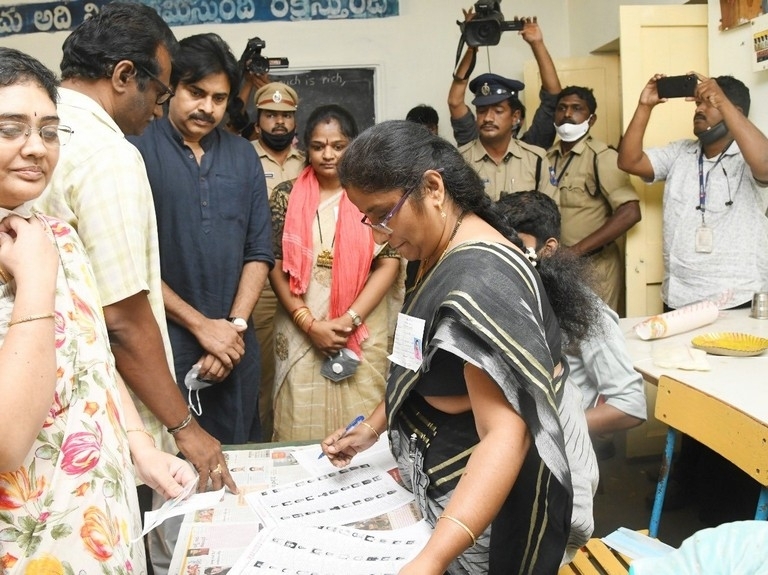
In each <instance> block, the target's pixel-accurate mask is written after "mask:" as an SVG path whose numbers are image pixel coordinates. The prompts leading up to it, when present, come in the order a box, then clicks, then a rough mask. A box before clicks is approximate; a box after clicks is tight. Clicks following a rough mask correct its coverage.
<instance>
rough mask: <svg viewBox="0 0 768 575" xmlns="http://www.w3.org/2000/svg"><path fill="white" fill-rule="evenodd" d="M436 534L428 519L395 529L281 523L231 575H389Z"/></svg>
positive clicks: (269, 530) (243, 557)
mask: <svg viewBox="0 0 768 575" xmlns="http://www.w3.org/2000/svg"><path fill="white" fill-rule="evenodd" d="M431 533H432V528H431V527H430V526H429V525H428V524H427V523H426V521H420V522H419V523H418V524H415V525H413V526H411V527H405V528H402V529H398V530H395V531H361V530H357V529H350V528H347V527H321V526H309V525H295V524H289V525H277V526H274V527H271V528H266V529H264V530H263V531H261V532H260V533H259V535H258V536H257V537H256V538H255V539H254V541H253V542H252V543H251V545H250V546H249V548H248V550H247V551H246V552H245V553H244V554H243V555H241V556H240V558H239V559H238V561H237V563H236V564H235V565H234V566H233V567H232V570H231V571H230V575H259V574H261V573H264V574H265V575H267V574H271V573H310V572H311V573H313V574H326V573H331V574H334V575H336V574H338V573H344V574H345V575H389V574H391V573H397V572H399V571H400V569H402V567H403V565H405V564H406V563H407V562H408V561H409V560H411V559H412V558H413V557H415V556H416V554H417V553H418V552H419V551H421V549H423V547H424V545H425V544H426V542H427V541H428V540H429V537H430V535H431Z"/></svg>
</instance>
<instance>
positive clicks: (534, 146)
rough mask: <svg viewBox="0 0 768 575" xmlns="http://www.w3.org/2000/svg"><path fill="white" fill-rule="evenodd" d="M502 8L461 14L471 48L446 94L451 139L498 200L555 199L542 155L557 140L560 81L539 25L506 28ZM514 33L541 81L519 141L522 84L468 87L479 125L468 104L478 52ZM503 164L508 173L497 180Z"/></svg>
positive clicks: (505, 81) (493, 80)
mask: <svg viewBox="0 0 768 575" xmlns="http://www.w3.org/2000/svg"><path fill="white" fill-rule="evenodd" d="M498 7H499V3H498V2H487V1H483V0H480V1H478V2H476V3H475V5H474V6H473V7H472V8H470V9H469V10H463V12H464V22H463V23H462V24H461V29H462V34H463V35H464V37H465V38H466V40H467V44H468V47H467V49H466V51H465V52H464V55H463V57H462V58H461V60H460V62H459V64H458V65H457V67H456V69H455V70H454V73H453V82H452V83H451V88H450V90H449V92H448V108H449V110H450V114H451V126H452V127H453V135H454V138H455V139H456V143H457V145H458V146H459V147H460V151H461V153H462V155H463V156H464V158H465V159H466V160H467V161H468V162H469V163H470V164H471V165H472V166H473V167H474V168H475V170H476V171H477V172H478V173H479V174H480V176H481V178H483V181H484V182H485V184H486V192H487V193H488V194H489V195H490V196H491V198H493V199H494V200H497V199H499V197H500V196H501V195H503V194H505V193H512V192H516V191H522V190H533V189H535V190H539V191H541V192H544V193H546V194H547V195H549V196H552V197H554V195H555V194H554V188H553V187H552V186H551V184H550V183H549V180H548V178H547V177H546V175H547V168H548V163H547V159H546V155H545V152H544V149H546V148H548V147H549V146H550V145H552V142H553V141H554V139H555V127H554V112H555V104H556V99H557V94H558V93H559V92H560V90H561V86H560V80H559V78H558V77H557V71H556V70H555V65H554V63H553V62H552V58H551V56H550V55H549V51H548V50H547V47H546V46H545V44H544V39H543V36H542V33H541V29H540V28H539V25H538V23H537V22H536V19H535V18H529V19H525V20H515V21H511V22H503V21H502V20H503V15H502V14H501V12H499V11H498ZM476 11H477V12H478V13H479V18H478V13H476ZM473 20H475V22H473ZM513 29H516V30H519V34H520V35H521V36H522V37H523V39H524V40H525V41H526V42H527V43H528V44H529V45H530V46H531V51H532V52H533V56H534V58H535V59H536V62H537V63H538V66H539V73H540V75H541V79H542V89H541V92H540V95H539V96H540V99H541V105H540V106H539V108H538V109H537V110H536V113H535V115H534V118H533V122H532V124H531V127H530V129H529V130H528V131H527V132H526V133H525V134H524V135H523V136H522V137H520V138H519V140H518V139H517V136H518V134H519V131H520V128H521V126H522V124H523V121H524V119H525V106H523V103H522V102H521V101H520V99H519V92H520V91H521V90H522V89H523V88H524V87H525V85H524V84H523V83H522V82H519V81H517V80H512V79H509V78H504V77H502V76H499V75H497V74H481V75H479V76H477V77H476V78H475V79H474V80H473V81H472V82H470V83H469V88H470V90H471V91H472V92H473V93H474V94H475V98H474V100H473V104H474V105H475V107H476V110H477V119H475V116H474V115H473V114H472V111H471V110H470V109H469V107H468V106H467V105H466V103H465V101H464V98H465V92H466V87H467V82H468V80H469V75H470V74H471V73H472V69H473V68H474V61H475V58H476V54H477V49H478V47H479V46H488V45H495V44H498V41H499V36H500V34H501V32H503V31H506V30H513ZM501 164H504V170H503V174H501V175H499V174H497V172H498V166H499V165H501Z"/></svg>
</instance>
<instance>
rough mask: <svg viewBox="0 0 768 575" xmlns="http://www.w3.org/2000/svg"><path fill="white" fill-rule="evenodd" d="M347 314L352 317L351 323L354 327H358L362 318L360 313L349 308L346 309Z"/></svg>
mask: <svg viewBox="0 0 768 575" xmlns="http://www.w3.org/2000/svg"><path fill="white" fill-rule="evenodd" d="M347 315H348V316H349V317H351V318H352V325H354V326H355V327H360V324H362V323H363V318H361V317H360V314H359V313H357V312H356V311H355V310H353V309H352V308H349V309H348V310H347Z"/></svg>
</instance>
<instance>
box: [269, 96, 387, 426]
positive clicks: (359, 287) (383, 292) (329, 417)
mask: <svg viewBox="0 0 768 575" xmlns="http://www.w3.org/2000/svg"><path fill="white" fill-rule="evenodd" d="M355 136H357V126H356V125H355V121H354V118H353V117H352V116H351V115H350V114H349V112H347V111H346V110H345V109H344V108H341V107H340V106H336V105H328V106H321V107H319V108H317V109H315V110H314V111H313V112H312V114H310V116H309V118H308V120H307V126H306V129H305V133H304V140H305V144H306V148H307V160H308V164H309V165H308V166H307V167H306V168H305V169H304V171H303V172H302V173H301V174H300V175H299V177H298V178H297V179H296V180H293V181H287V182H283V183H281V184H279V185H278V186H276V187H275V190H274V192H273V195H272V199H271V200H270V205H271V209H272V224H273V234H274V252H275V267H274V269H273V270H272V272H271V273H270V282H271V283H272V288H273V290H274V291H275V294H276V295H277V297H278V300H279V302H280V306H278V310H277V313H276V314H275V388H274V411H275V412H274V417H275V425H274V435H273V437H272V439H273V440H274V441H296V440H304V439H320V438H323V437H325V436H327V435H328V434H329V433H330V432H331V431H333V430H335V429H338V428H339V427H340V426H344V425H346V424H347V423H348V422H349V421H351V420H352V419H354V418H355V417H356V416H358V415H360V414H363V413H369V412H370V410H372V409H373V408H374V407H376V405H377V404H378V403H379V402H380V401H381V400H382V398H383V394H384V386H385V376H386V370H387V354H388V349H389V346H388V341H389V337H390V331H391V330H390V329H389V326H390V325H391V321H390V320H391V310H396V309H398V308H399V305H398V304H399V303H400V302H401V301H402V278H401V275H402V274H401V265H400V258H399V256H398V255H397V252H396V251H395V250H393V249H392V248H391V247H389V246H388V245H385V246H384V247H382V246H377V245H376V244H375V243H374V240H373V234H372V232H371V230H370V228H368V227H367V226H364V225H362V224H361V218H362V214H361V213H360V211H359V210H358V209H357V208H356V207H355V206H354V205H353V204H352V203H351V202H350V201H349V199H348V198H347V194H346V192H345V191H344V190H343V189H342V187H341V183H340V182H339V177H338V173H337V171H336V165H337V163H338V161H339V160H340V159H341V156H342V154H343V153H344V150H345V149H346V147H347V146H348V145H349V143H350V142H351V141H352V139H353V138H354V137H355ZM392 299H395V300H398V299H399V300H400V302H398V301H395V302H392V301H391V300H392ZM393 304H394V305H393ZM342 349H344V350H345V353H347V350H349V351H351V352H353V353H354V355H356V356H357V357H358V358H359V359H360V363H359V364H357V369H356V370H355V371H354V373H353V374H352V375H350V376H349V377H346V378H344V379H342V380H340V381H333V380H332V379H329V378H328V377H326V376H324V375H323V373H322V372H321V368H322V366H323V364H324V363H325V362H326V361H327V360H328V358H338V357H339V352H340V351H341V350H342ZM328 367H329V366H326V369H328ZM337 369H338V368H337ZM331 372H333V369H331ZM326 373H328V372H326ZM342 375H343V374H342Z"/></svg>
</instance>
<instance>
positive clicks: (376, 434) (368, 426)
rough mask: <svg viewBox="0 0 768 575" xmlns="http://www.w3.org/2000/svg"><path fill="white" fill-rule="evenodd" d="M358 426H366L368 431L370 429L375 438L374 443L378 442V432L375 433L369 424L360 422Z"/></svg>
mask: <svg viewBox="0 0 768 575" xmlns="http://www.w3.org/2000/svg"><path fill="white" fill-rule="evenodd" d="M360 425H365V426H366V427H367V428H368V429H370V430H371V431H372V432H373V434H374V435H375V436H376V441H378V440H379V432H378V431H376V430H375V429H374V427H373V426H372V425H370V424H368V423H366V422H365V421H361V422H360Z"/></svg>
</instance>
